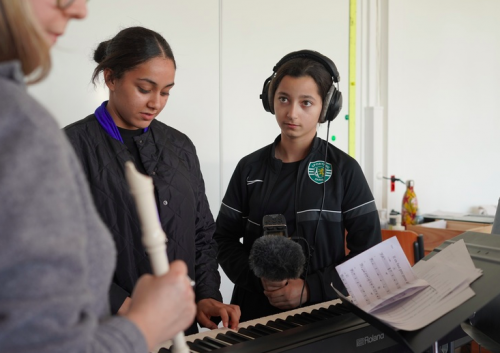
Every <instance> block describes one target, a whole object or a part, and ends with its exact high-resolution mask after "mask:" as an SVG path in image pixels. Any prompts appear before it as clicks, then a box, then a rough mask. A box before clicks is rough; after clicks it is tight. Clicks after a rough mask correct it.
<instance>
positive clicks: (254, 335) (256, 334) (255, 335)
mask: <svg viewBox="0 0 500 353" xmlns="http://www.w3.org/2000/svg"><path fill="white" fill-rule="evenodd" d="M238 333H241V334H242V335H245V336H248V337H252V338H259V337H262V336H265V335H263V334H262V333H259V332H254V331H251V330H249V329H248V328H240V329H239V330H238Z"/></svg>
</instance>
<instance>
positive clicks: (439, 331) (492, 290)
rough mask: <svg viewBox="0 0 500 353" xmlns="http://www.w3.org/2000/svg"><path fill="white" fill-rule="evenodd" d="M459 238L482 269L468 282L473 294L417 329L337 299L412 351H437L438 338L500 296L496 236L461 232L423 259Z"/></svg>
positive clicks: (498, 239)
mask: <svg viewBox="0 0 500 353" xmlns="http://www.w3.org/2000/svg"><path fill="white" fill-rule="evenodd" d="M460 239H463V240H464V242H465V245H466V246H467V250H468V251H469V253H470V256H471V258H472V261H473V262H474V265H475V266H476V267H477V268H480V269H482V270H483V275H482V276H481V277H479V278H478V279H477V280H476V281H474V282H473V283H472V284H471V288H472V290H473V291H474V292H475V293H476V295H475V296H474V297H472V298H471V299H469V300H467V301H466V302H465V303H463V304H462V305H460V306H459V307H457V308H455V309H453V310H451V311H450V312H448V313H447V314H445V315H443V316H442V317H440V318H439V319H437V320H436V321H434V322H432V323H430V324H429V325H427V326H425V327H423V328H421V329H420V330H416V331H402V330H399V331H396V330H394V329H393V328H392V327H390V326H388V325H387V324H385V323H383V322H381V321H380V320H378V319H377V318H375V317H373V316H372V315H370V314H368V313H366V312H365V311H363V310H361V309H360V308H358V307H357V306H356V305H354V304H352V303H351V302H350V301H349V300H348V299H347V298H345V297H343V296H342V297H340V299H341V300H342V302H343V303H344V305H346V306H347V307H348V308H349V309H350V310H351V311H352V312H353V313H355V314H356V315H358V316H359V317H360V318H362V319H363V320H365V321H366V322H368V323H370V324H371V325H373V326H374V327H375V328H377V329H379V330H380V331H382V332H384V333H385V334H387V335H388V336H389V337H390V338H392V339H393V340H394V341H396V342H398V343H399V344H401V345H403V346H405V347H407V348H408V349H409V350H411V351H412V352H415V353H421V352H423V351H425V350H427V349H429V347H431V348H432V350H433V352H438V343H437V342H438V340H440V339H441V338H442V337H444V336H445V335H447V334H448V333H449V332H451V331H453V330H454V329H455V328H457V327H458V326H460V324H461V323H462V322H464V321H466V320H467V319H468V318H469V317H471V316H472V315H473V314H474V313H475V312H477V311H479V310H480V309H481V308H482V307H484V306H486V305H487V304H488V303H490V302H492V301H494V300H495V298H498V297H499V296H500V286H498V285H496V283H498V278H500V236H495V235H491V234H485V233H477V232H465V233H463V234H460V235H458V236H456V237H454V238H452V239H449V240H447V241H445V242H444V243H443V244H441V245H440V246H439V247H437V248H436V249H434V250H433V251H432V252H431V253H430V254H429V255H427V256H426V257H425V258H424V259H423V260H428V259H430V258H431V257H432V256H434V255H435V254H437V253H438V252H440V251H441V250H443V249H444V248H446V247H447V246H448V245H450V244H453V243H454V242H456V241H458V240H460ZM494 320H497V321H498V320H500V318H494Z"/></svg>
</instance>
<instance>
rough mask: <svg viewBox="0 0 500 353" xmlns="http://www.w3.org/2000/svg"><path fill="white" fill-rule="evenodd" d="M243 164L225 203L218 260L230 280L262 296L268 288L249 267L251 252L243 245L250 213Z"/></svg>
mask: <svg viewBox="0 0 500 353" xmlns="http://www.w3.org/2000/svg"><path fill="white" fill-rule="evenodd" d="M242 180H244V178H243V177H242V172H241V162H240V163H239V164H238V166H237V167H236V169H235V171H234V173H233V176H232V177H231V181H230V182H229V185H228V188H227V191H226V194H225V196H224V199H223V200H222V205H221V208H220V211H219V215H218V217H217V222H216V225H217V227H216V230H215V235H214V239H215V240H216V241H217V245H218V248H219V249H218V255H217V260H218V261H219V263H220V265H221V267H222V269H223V270H224V272H225V273H226V275H227V276H228V278H229V279H230V280H231V281H232V282H233V283H234V284H235V285H238V286H240V287H242V288H244V289H246V290H248V291H253V292H259V293H262V291H263V290H264V288H263V287H262V283H261V281H260V279H259V278H258V277H256V276H255V275H254V274H253V272H252V270H251V269H250V266H249V264H248V257H249V252H248V250H247V249H246V248H245V246H244V245H243V244H242V243H241V242H240V239H242V238H243V236H244V234H245V227H246V225H247V219H246V217H245V215H247V214H248V210H247V207H248V206H247V201H246V196H247V192H246V184H245V183H244V182H242Z"/></svg>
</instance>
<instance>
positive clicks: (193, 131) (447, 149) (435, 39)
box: [30, 0, 500, 301]
mask: <svg viewBox="0 0 500 353" xmlns="http://www.w3.org/2000/svg"><path fill="white" fill-rule="evenodd" d="M370 1H371V3H370ZM373 2H374V0H361V1H358V4H360V9H362V8H363V6H365V7H366V5H367V4H368V3H370V4H371V5H370V6H372V5H373ZM379 3H382V4H384V5H385V9H386V11H387V13H386V14H382V15H381V16H380V17H377V20H378V21H380V22H381V23H379V25H380V27H381V28H387V29H388V32H386V33H385V37H383V36H384V33H383V31H382V36H381V37H380V38H376V40H375V41H380V42H384V43H386V45H387V47H386V48H385V52H382V53H377V55H376V56H377V57H380V58H382V61H384V60H385V61H384V65H385V66H386V71H387V74H385V71H384V70H382V71H380V72H378V74H380V76H381V77H379V81H378V82H377V85H376V87H375V88H373V87H372V93H373V90H375V91H376V92H377V94H378V95H380V94H382V96H384V94H385V96H384V97H383V99H382V100H381V102H386V106H384V111H385V114H386V117H385V119H386V120H385V126H386V129H385V131H384V138H385V139H386V140H387V141H386V143H387V149H386V150H385V151H384V158H385V160H386V166H385V169H384V170H383V171H384V173H385V174H387V175H391V174H395V175H396V176H397V177H400V178H402V179H414V180H415V183H416V187H415V188H416V192H417V195H418V197H419V201H420V205H421V209H422V211H423V212H432V211H434V210H437V209H442V210H447V211H455V212H467V211H469V210H470V209H471V208H473V207H476V206H478V205H480V204H496V203H497V200H498V197H499V196H500V190H499V187H498V183H497V182H496V177H498V175H499V174H500V163H495V152H496V151H498V150H500V142H499V140H498V139H496V138H495V137H496V136H495V135H496V134H497V131H500V119H499V111H500V106H499V105H500V103H499V99H498V97H499V88H498V87H499V85H498V82H500V70H499V69H498V63H499V62H500V45H499V44H500V43H499V40H500V39H499V38H500V22H499V21H497V20H496V19H495V17H498V16H497V14H498V13H500V2H498V1H497V0H455V1H452V0H440V1H432V0H420V1H410V0H380V1H377V2H376V4H377V5H378V4H379ZM88 6H89V17H88V18H87V19H85V20H84V21H77V22H72V23H70V26H69V29H68V31H67V33H66V35H65V36H64V37H63V38H61V39H60V41H59V42H58V44H57V46H56V48H54V50H53V60H54V69H53V71H52V73H51V75H50V77H49V78H48V79H47V80H46V81H44V82H43V83H41V84H39V85H36V86H33V87H31V88H30V91H31V92H32V93H33V94H34V95H35V96H36V97H38V98H39V99H40V100H41V101H42V102H44V103H45V105H46V106H47V107H48V108H49V109H50V110H51V111H52V112H53V113H54V115H55V116H56V118H57V120H58V121H59V123H60V124H61V126H65V125H67V124H69V123H72V122H74V121H76V120H79V119H81V118H83V117H85V116H86V115H88V114H90V113H92V112H93V111H94V110H95V108H96V107H97V106H98V105H99V104H100V103H101V102H102V101H103V100H105V99H106V98H107V92H106V91H105V90H104V89H103V87H102V84H101V85H98V87H97V88H96V89H94V87H93V86H92V85H91V84H90V77H91V75H92V71H93V68H94V67H95V63H93V61H92V60H91V55H92V50H93V49H94V48H95V47H96V46H97V44H98V43H99V42H100V41H102V40H106V39H108V38H110V37H111V36H113V35H114V34H116V33H117V32H118V31H119V30H120V29H121V28H124V27H128V26H132V25H142V26H146V27H149V28H151V29H154V30H156V31H158V32H160V33H161V34H163V35H164V37H165V38H166V39H167V41H168V42H169V43H170V44H171V46H172V49H173V51H174V54H175V56H176V60H177V65H178V70H177V74H176V85H175V88H174V89H173V90H172V92H171V96H170V98H169V102H168V104H167V106H166V108H165V110H164V111H163V113H162V114H161V115H160V117H159V119H160V120H162V121H163V122H165V123H167V124H169V125H172V126H174V127H176V128H178V129H179V130H181V131H183V132H185V133H186V134H187V135H188V136H189V137H190V138H191V139H192V140H193V142H194V143H195V145H196V146H197V149H198V155H199V158H200V161H201V167H202V171H203V174H204V177H205V183H206V188H207V195H208V199H209V202H210V205H211V209H212V212H213V214H214V216H216V215H217V213H218V210H219V205H220V201H221V197H222V195H223V194H224V192H225V188H226V186H227V183H228V182H229V178H230V176H231V174H232V172H233V169H234V167H235V165H236V163H237V162H238V160H239V159H240V158H242V157H243V156H244V155H246V154H248V153H250V152H252V151H254V150H256V149H258V148H260V147H262V146H264V145H266V144H269V143H270V142H271V141H272V140H273V139H274V138H275V136H277V135H278V133H279V129H278V127H277V124H276V122H275V120H274V117H273V116H272V115H271V114H269V113H267V112H265V111H264V110H263V108H262V105H261V102H260V99H259V94H260V91H261V89H262V85H263V82H264V80H265V79H266V78H267V77H268V76H269V75H270V74H271V73H272V68H273V66H274V65H275V64H276V63H277V62H278V61H279V59H280V58H281V57H282V56H284V55H285V54H287V53H288V52H290V51H295V50H299V49H306V48H307V49H314V50H317V51H320V52H322V53H323V54H325V55H327V56H329V57H331V58H332V59H333V60H334V62H335V63H336V65H337V68H338V69H339V72H340V75H341V85H340V90H341V91H342V93H343V96H344V108H343V109H342V111H341V113H340V115H339V117H338V118H337V119H336V120H335V121H334V122H333V123H332V125H331V131H330V136H328V139H329V140H330V137H331V135H335V136H336V141H335V143H334V144H335V145H337V146H338V147H339V148H341V149H342V150H344V151H347V146H348V141H347V128H348V126H347V121H346V120H345V119H344V116H345V115H346V114H347V102H348V94H347V93H348V33H349V32H348V30H349V27H348V26H349V8H348V6H349V2H348V1H347V0H310V1H307V2H305V1H300V0H272V1H269V0H253V1H244V0H225V1H224V0H190V1H180V0H148V1H141V2H139V1H136V0H99V1H90V2H89V3H88ZM372 20H373V18H372ZM358 21H359V23H358V39H362V38H360V36H362V35H365V36H367V35H369V34H370V33H371V30H369V31H367V30H366V29H367V26H368V23H367V21H368V20H367V19H366V18H364V17H362V16H361V15H360V16H359V17H358ZM363 29H364V30H365V31H363ZM363 33H365V34H363ZM360 42H361V41H360ZM358 48H359V44H358ZM382 49H383V48H382ZM359 53H361V54H363V55H365V54H366V52H364V51H362V50H360V51H359ZM361 59H363V58H361V57H360V58H358V62H360V61H361ZM370 60H371V59H370ZM360 67H361V66H360ZM363 75H365V77H364V76H363ZM366 75H367V72H366V71H363V70H359V71H358V77H357V84H359V85H360V86H361V85H363V84H365V85H366V84H369V85H372V86H373V83H372V82H368V78H367V77H366ZM372 75H373V74H372ZM384 87H387V89H385V88H384ZM377 90H378V91H377ZM358 92H359V93H361V94H360V97H357V98H358V99H359V103H358V111H357V114H358V117H360V116H361V114H362V112H363V110H364V108H365V107H366V106H368V105H372V104H374V102H373V98H371V99H368V98H367V97H366V96H365V95H364V93H362V91H361V90H358ZM384 92H385V93H384ZM363 97H364V98H363ZM361 98H363V99H361ZM359 121H361V119H359ZM358 128H359V125H358ZM358 135H360V131H358ZM319 136H320V137H322V138H326V129H325V127H324V126H323V127H322V128H320V130H319ZM358 151H361V150H360V149H359V146H358ZM362 157H363V156H361V155H357V156H356V158H358V159H362ZM381 185H384V184H383V182H382V181H380V183H379V184H378V187H380V186H381ZM385 185H386V184H385ZM403 189H404V188H403V185H402V184H399V185H397V191H396V192H395V193H386V195H385V197H386V200H387V201H386V203H387V204H386V205H384V206H385V207H388V208H389V209H390V208H395V209H399V208H400V203H401V199H402V195H403V191H404V190H403ZM379 207H380V205H379ZM231 287H232V285H231V284H230V282H229V281H228V280H227V278H225V277H224V278H223V285H222V292H223V296H224V299H225V301H229V298H230V292H231Z"/></svg>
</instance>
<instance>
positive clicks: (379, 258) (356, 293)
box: [336, 237, 428, 312]
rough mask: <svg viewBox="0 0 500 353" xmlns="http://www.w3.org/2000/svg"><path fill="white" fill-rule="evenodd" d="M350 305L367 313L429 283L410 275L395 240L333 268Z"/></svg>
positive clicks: (409, 267)
mask: <svg viewBox="0 0 500 353" xmlns="http://www.w3.org/2000/svg"><path fill="white" fill-rule="evenodd" d="M336 269H337V272H338V273H339V275H340V278H341V279H342V282H343V283H344V285H345V287H346V289H347V291H348V292H349V295H350V296H351V298H352V300H353V303H354V304H356V305H357V306H359V307H360V308H361V309H363V310H365V311H366V312H370V311H373V310H377V309H380V308H381V307H383V306H385V305H389V304H392V303H394V302H395V301H398V300H401V299H403V298H406V297H408V296H410V295H413V294H414V293H415V292H417V291H419V290H422V289H423V288H425V287H426V286H428V283H427V282H426V281H425V280H422V279H420V278H418V276H417V275H416V274H415V273H414V272H413V270H412V268H411V266H410V263H409V262H408V259H407V258H406V255H405V254H404V252H403V249H402V248H401V245H400V244H399V242H398V240H397V238H396V237H392V238H389V239H387V240H385V241H383V242H381V243H379V244H377V245H375V246H373V247H372V248H370V249H368V250H366V251H364V252H363V253H361V254H359V255H357V256H355V257H353V258H352V259H349V260H348V261H346V262H344V263H343V264H340V265H338V266H337V267H336Z"/></svg>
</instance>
